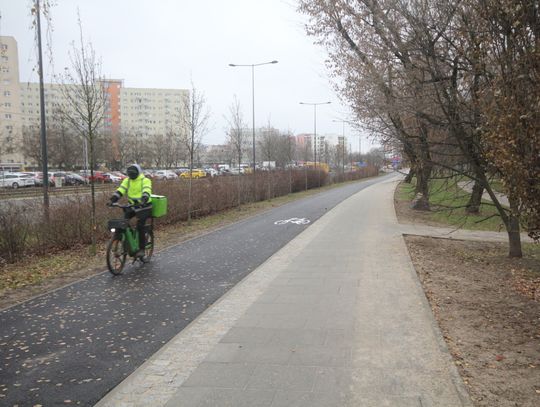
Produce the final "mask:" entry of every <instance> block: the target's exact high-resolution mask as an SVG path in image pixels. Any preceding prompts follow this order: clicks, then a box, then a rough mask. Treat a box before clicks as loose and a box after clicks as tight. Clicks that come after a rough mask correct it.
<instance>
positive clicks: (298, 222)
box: [274, 218, 310, 225]
mask: <svg viewBox="0 0 540 407" xmlns="http://www.w3.org/2000/svg"><path fill="white" fill-rule="evenodd" d="M309 222H310V221H309V219H306V218H290V219H283V220H276V221H275V222H274V225H286V224H287V223H294V224H296V225H307V224H308V223H309Z"/></svg>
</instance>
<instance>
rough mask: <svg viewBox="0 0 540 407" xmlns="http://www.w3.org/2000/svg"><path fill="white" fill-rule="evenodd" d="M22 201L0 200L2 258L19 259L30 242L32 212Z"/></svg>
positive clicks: (6, 259) (0, 247)
mask: <svg viewBox="0 0 540 407" xmlns="http://www.w3.org/2000/svg"><path fill="white" fill-rule="evenodd" d="M28 209H29V208H28V206H27V205H26V204H24V203H22V201H15V202H0V260H1V261H2V262H9V263H13V262H15V261H17V260H19V259H20V258H21V257H22V255H23V253H24V250H25V249H26V246H27V244H28V241H29V239H28V237H29V235H30V223H31V222H30V213H31V212H32V211H29V210H28Z"/></svg>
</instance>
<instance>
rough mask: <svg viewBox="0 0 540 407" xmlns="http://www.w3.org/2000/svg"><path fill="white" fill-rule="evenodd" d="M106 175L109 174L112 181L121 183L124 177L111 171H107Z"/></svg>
mask: <svg viewBox="0 0 540 407" xmlns="http://www.w3.org/2000/svg"><path fill="white" fill-rule="evenodd" d="M105 175H108V176H109V178H110V179H111V182H113V183H115V184H119V183H120V182H122V177H119V176H118V175H114V174H113V173H110V172H107V173H105Z"/></svg>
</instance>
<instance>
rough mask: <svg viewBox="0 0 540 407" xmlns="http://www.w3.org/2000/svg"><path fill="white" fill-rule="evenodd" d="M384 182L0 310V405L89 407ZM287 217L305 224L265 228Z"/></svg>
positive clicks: (320, 198) (279, 211) (286, 208)
mask: <svg viewBox="0 0 540 407" xmlns="http://www.w3.org/2000/svg"><path fill="white" fill-rule="evenodd" d="M387 177H388V176H385V177H381V178H376V179H371V180H367V181H363V182H357V183H353V184H348V185H345V186H343V187H339V188H334V189H331V190H328V191H326V192H323V193H320V194H317V195H315V196H312V197H308V198H304V199H301V200H298V201H295V202H292V203H289V204H287V205H283V206H280V207H278V208H274V209H272V210H270V211H268V212H265V213H262V214H260V215H257V216H254V217H252V218H249V219H247V220H244V221H241V222H238V223H235V224H233V225H230V226H228V227H226V228H223V229H221V230H218V231H215V232H212V233H209V234H207V235H204V236H201V237H198V238H196V239H193V240H190V241H187V242H184V243H182V244H180V245H177V246H174V247H171V248H169V249H167V250H164V251H162V252H160V253H159V254H157V255H156V256H155V257H154V259H153V261H152V262H151V263H149V264H147V265H144V266H139V267H136V266H133V267H130V268H128V270H126V271H125V273H124V274H123V275H122V276H120V277H111V276H110V275H109V274H108V273H107V272H104V273H102V274H99V275H96V276H94V277H91V278H89V279H86V280H83V281H80V282H78V283H75V284H72V285H70V286H67V287H64V288H61V289H59V290H56V291H53V292H51V293H48V294H45V295H43V296H40V297H38V298H36V299H33V300H30V301H27V302H25V303H23V304H20V305H17V306H14V307H12V308H9V309H6V310H4V311H2V312H0V405H6V406H11V405H14V404H19V405H25V406H26V405H35V404H43V405H46V406H50V405H83V406H90V405H93V404H94V403H95V402H97V401H98V400H100V399H101V398H102V397H103V396H104V395H105V394H106V393H107V392H108V391H110V390H111V389H112V388H113V387H115V386H116V385H117V384H118V383H119V382H121V381H122V380H123V379H124V378H125V377H126V376H128V375H129V374H130V373H131V372H133V371H134V370H135V369H136V368H137V367H138V366H140V365H141V364H142V363H143V362H144V361H145V360H146V359H147V358H149V357H150V356H151V355H152V354H153V353H155V352H156V351H157V350H158V349H159V348H160V347H162V346H163V344H165V343H166V342H167V341H168V340H169V339H171V338H172V337H173V336H174V335H176V334H177V333H178V332H180V331H181V330H182V329H183V328H184V327H185V326H186V325H188V324H189V323H190V322H191V321H193V319H195V318H196V317H197V316H198V315H199V314H200V313H201V312H202V311H204V310H205V309H206V308H207V307H208V306H209V305H211V304H213V303H214V302H215V301H216V300H218V299H219V298H220V297H221V296H222V295H223V294H224V293H225V292H227V291H228V290H229V289H230V288H231V287H232V286H234V285H235V284H236V283H237V282H238V281H240V280H241V279H242V278H243V277H245V276H246V275H247V274H248V273H250V272H251V271H252V270H254V269H255V268H256V267H258V266H259V265H260V264H261V263H263V262H264V261H265V260H266V259H267V258H268V257H270V256H271V255H272V254H274V253H275V252H276V251H278V250H279V249H280V248H281V247H283V246H284V245H285V244H286V243H288V242H289V241H290V240H291V239H293V238H294V237H295V236H296V235H298V234H299V233H300V232H301V231H302V230H304V229H305V228H307V227H309V225H310V224H312V223H313V222H314V221H316V220H317V219H318V218H319V217H320V216H322V215H323V214H324V213H325V212H326V211H327V210H329V209H331V208H332V207H334V206H335V205H337V204H338V203H340V202H341V201H343V200H344V199H346V198H348V197H350V196H351V195H353V194H355V193H356V192H358V191H360V190H362V189H364V188H366V187H368V186H370V185H372V184H374V183H377V182H380V181H381V180H384V179H387ZM291 218H304V219H309V220H310V223H308V224H295V223H286V224H284V225H276V224H274V222H276V221H279V220H285V219H291ZM157 238H158V239H159V236H157Z"/></svg>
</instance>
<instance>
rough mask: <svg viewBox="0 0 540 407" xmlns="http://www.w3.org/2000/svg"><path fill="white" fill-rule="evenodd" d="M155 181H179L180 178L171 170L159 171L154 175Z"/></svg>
mask: <svg viewBox="0 0 540 407" xmlns="http://www.w3.org/2000/svg"><path fill="white" fill-rule="evenodd" d="M153 178H154V179H177V178H178V176H177V175H176V174H175V173H174V171H170V170H157V171H155V172H154V174H153Z"/></svg>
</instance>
